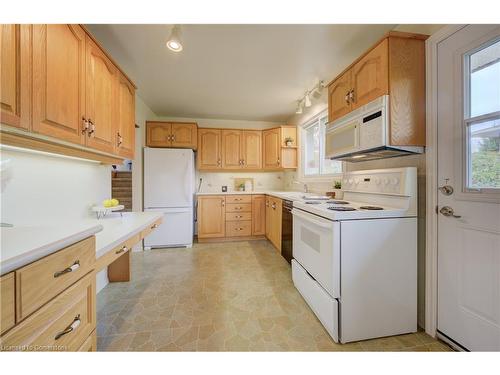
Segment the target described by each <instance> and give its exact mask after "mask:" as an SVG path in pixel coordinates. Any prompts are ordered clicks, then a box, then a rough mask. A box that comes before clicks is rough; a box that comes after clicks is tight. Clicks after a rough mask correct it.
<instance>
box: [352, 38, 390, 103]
mask: <svg viewBox="0 0 500 375" xmlns="http://www.w3.org/2000/svg"><path fill="white" fill-rule="evenodd" d="M388 45H389V42H388V39H384V40H383V41H382V42H381V43H380V44H378V45H377V46H376V47H375V48H373V49H372V50H371V51H370V52H368V53H367V54H366V55H365V56H363V57H362V58H361V59H360V60H359V61H358V62H357V63H356V64H354V66H353V67H352V69H351V71H352V90H353V96H352V98H351V102H352V109H356V108H358V107H361V106H363V105H365V104H367V103H369V102H371V101H372V100H374V99H377V98H378V97H379V96H381V95H386V94H388V93H389V65H388V53H389V47H388Z"/></svg>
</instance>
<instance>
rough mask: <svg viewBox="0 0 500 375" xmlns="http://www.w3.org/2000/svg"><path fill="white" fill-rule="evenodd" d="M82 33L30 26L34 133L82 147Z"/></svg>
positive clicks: (66, 28) (60, 27)
mask: <svg viewBox="0 0 500 375" xmlns="http://www.w3.org/2000/svg"><path fill="white" fill-rule="evenodd" d="M85 36H86V35H85V32H84V31H83V29H82V28H81V27H80V26H78V25H54V24H52V25H33V124H32V126H33V131H34V132H37V133H41V134H45V135H49V136H52V137H55V138H59V139H61V140H64V141H68V142H72V143H80V144H83V143H84V142H85V136H84V134H82V128H83V120H82V119H83V117H84V115H85Z"/></svg>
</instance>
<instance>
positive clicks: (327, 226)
mask: <svg viewBox="0 0 500 375" xmlns="http://www.w3.org/2000/svg"><path fill="white" fill-rule="evenodd" d="M292 214H293V215H294V216H297V217H299V218H301V219H303V220H307V221H308V222H310V223H312V224H314V225H317V226H318V227H321V228H325V229H330V228H331V227H332V224H331V223H330V222H329V223H323V222H321V221H319V220H314V219H312V218H311V217H309V216H306V215H304V214H303V213H301V212H300V211H299V210H296V209H295V208H294V209H293V210H292Z"/></svg>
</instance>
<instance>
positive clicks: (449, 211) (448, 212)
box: [439, 206, 462, 219]
mask: <svg viewBox="0 0 500 375" xmlns="http://www.w3.org/2000/svg"><path fill="white" fill-rule="evenodd" d="M439 212H441V214H443V215H444V216H448V217H454V218H456V219H458V218H461V217H462V216H460V215H455V211H453V208H451V207H450V206H443V207H441V209H440V210H439Z"/></svg>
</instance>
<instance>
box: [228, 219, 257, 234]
mask: <svg viewBox="0 0 500 375" xmlns="http://www.w3.org/2000/svg"><path fill="white" fill-rule="evenodd" d="M251 235H252V222H251V221H228V222H226V237H239V236H251Z"/></svg>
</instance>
